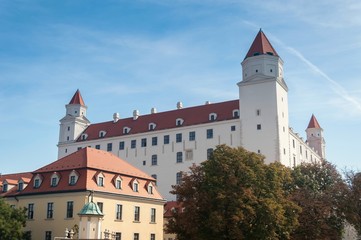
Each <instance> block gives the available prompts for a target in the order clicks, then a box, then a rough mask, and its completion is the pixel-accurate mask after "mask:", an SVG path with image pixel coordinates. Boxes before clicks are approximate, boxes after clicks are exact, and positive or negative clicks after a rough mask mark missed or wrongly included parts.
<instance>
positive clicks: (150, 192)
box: [148, 184, 153, 194]
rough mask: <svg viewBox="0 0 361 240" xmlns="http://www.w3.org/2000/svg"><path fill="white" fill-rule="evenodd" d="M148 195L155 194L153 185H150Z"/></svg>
mask: <svg viewBox="0 0 361 240" xmlns="http://www.w3.org/2000/svg"><path fill="white" fill-rule="evenodd" d="M148 193H149V194H153V185H152V184H149V185H148Z"/></svg>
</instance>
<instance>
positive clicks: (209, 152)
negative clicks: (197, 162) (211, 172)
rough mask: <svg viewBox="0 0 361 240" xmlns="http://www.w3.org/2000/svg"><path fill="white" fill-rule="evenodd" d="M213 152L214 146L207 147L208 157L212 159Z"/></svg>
mask: <svg viewBox="0 0 361 240" xmlns="http://www.w3.org/2000/svg"><path fill="white" fill-rule="evenodd" d="M212 153H213V148H208V149H207V159H210V158H211V156H212Z"/></svg>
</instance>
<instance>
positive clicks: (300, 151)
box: [300, 146, 302, 154]
mask: <svg viewBox="0 0 361 240" xmlns="http://www.w3.org/2000/svg"><path fill="white" fill-rule="evenodd" d="M300 154H302V146H300Z"/></svg>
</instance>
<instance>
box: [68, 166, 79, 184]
mask: <svg viewBox="0 0 361 240" xmlns="http://www.w3.org/2000/svg"><path fill="white" fill-rule="evenodd" d="M78 178H79V174H78V173H77V172H76V171H75V170H73V171H71V173H70V174H69V185H75V184H76V183H77V181H78Z"/></svg>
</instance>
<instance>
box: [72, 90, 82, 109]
mask: <svg viewBox="0 0 361 240" xmlns="http://www.w3.org/2000/svg"><path fill="white" fill-rule="evenodd" d="M69 104H80V105H82V106H85V104H84V101H83V98H82V97H81V94H80V91H79V89H78V90H76V92H75V94H74V96H73V98H72V99H71V100H70V102H69Z"/></svg>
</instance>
